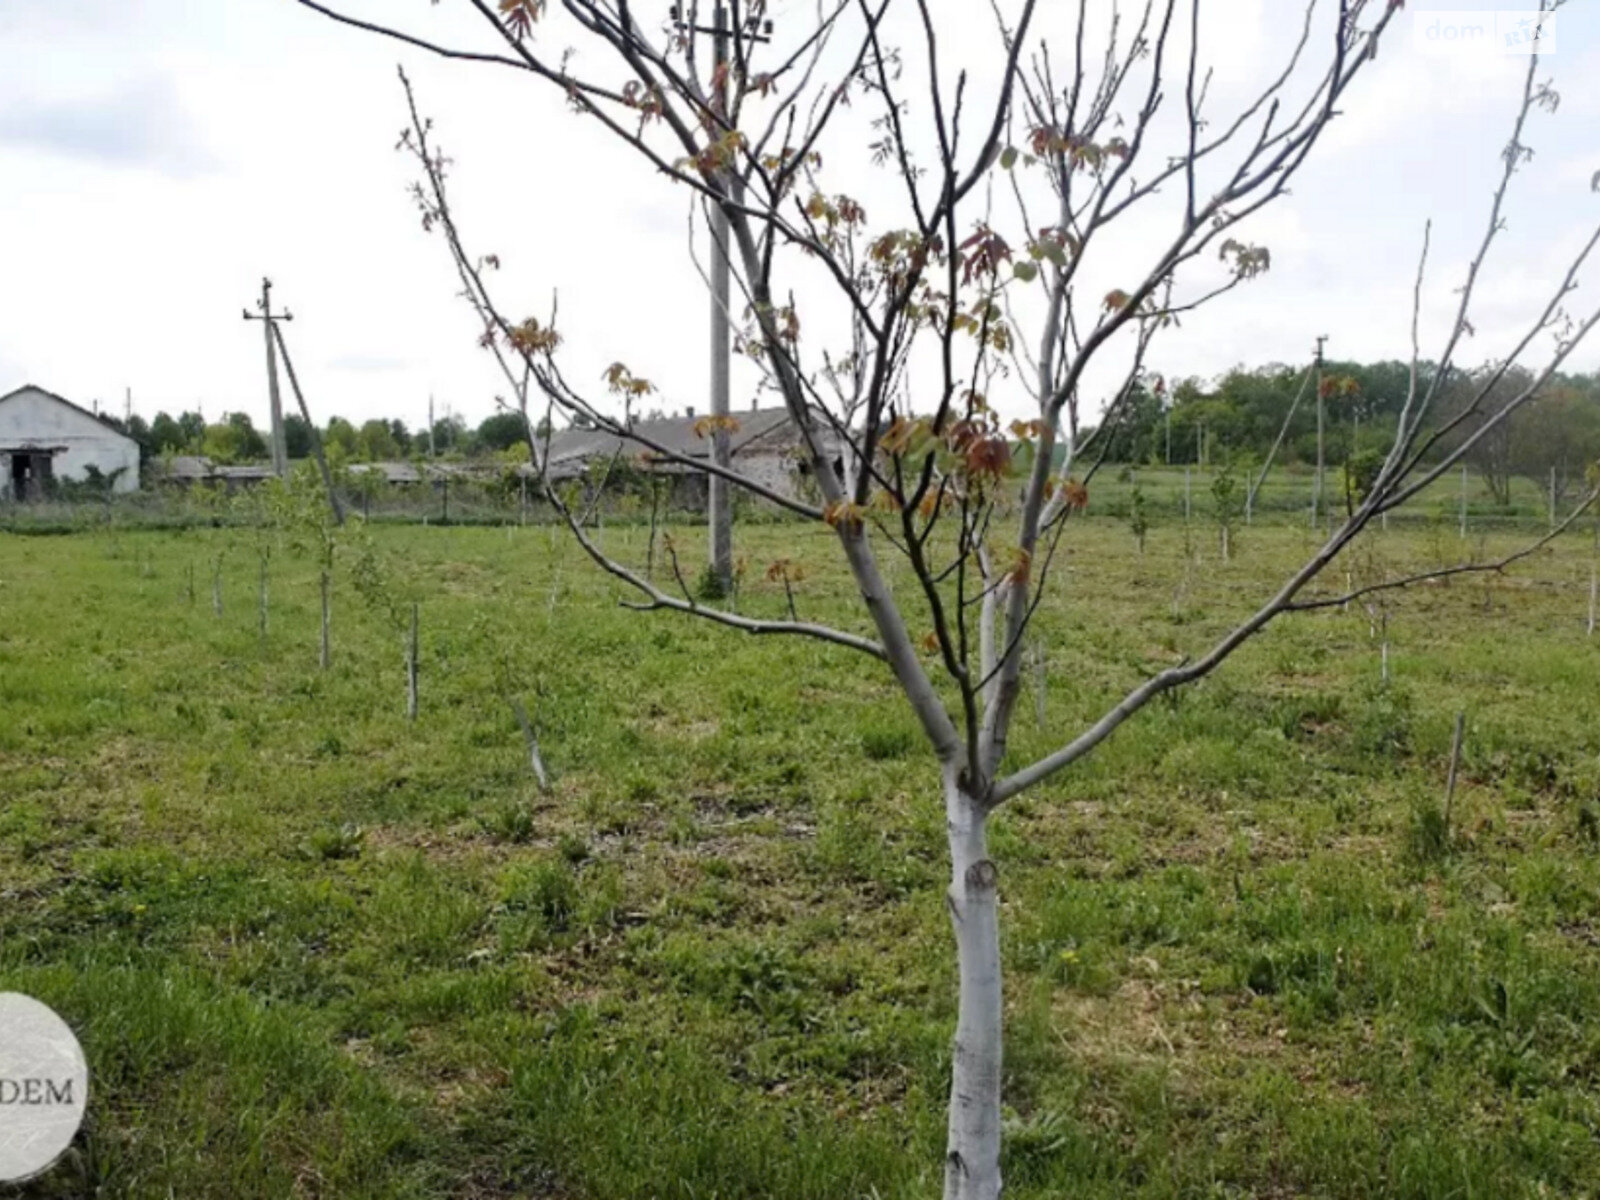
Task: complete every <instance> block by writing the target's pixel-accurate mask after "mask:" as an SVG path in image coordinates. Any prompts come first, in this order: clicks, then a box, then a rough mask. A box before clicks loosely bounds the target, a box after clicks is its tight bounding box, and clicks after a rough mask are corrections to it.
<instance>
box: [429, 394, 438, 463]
mask: <svg viewBox="0 0 1600 1200" xmlns="http://www.w3.org/2000/svg"><path fill="white" fill-rule="evenodd" d="M438 453H439V451H438V449H437V448H436V447H435V446H434V444H433V393H432V392H429V393H428V457H429V458H433V457H435V456H437V455H438Z"/></svg>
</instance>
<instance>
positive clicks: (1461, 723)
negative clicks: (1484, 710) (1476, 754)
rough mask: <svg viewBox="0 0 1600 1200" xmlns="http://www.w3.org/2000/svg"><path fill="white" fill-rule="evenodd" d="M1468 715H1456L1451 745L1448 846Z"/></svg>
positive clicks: (1446, 815) (1446, 797)
mask: <svg viewBox="0 0 1600 1200" xmlns="http://www.w3.org/2000/svg"><path fill="white" fill-rule="evenodd" d="M1466 728H1467V714H1466V713H1464V712H1459V713H1457V714H1456V733H1455V737H1454V738H1453V739H1452V740H1451V743H1450V778H1449V781H1448V782H1447V783H1446V784H1445V788H1444V836H1445V841H1446V843H1447V844H1448V842H1449V839H1450V808H1451V805H1453V804H1454V803H1455V798H1456V775H1457V773H1458V772H1459V771H1460V770H1461V739H1462V736H1463V735H1464V734H1465V733H1466Z"/></svg>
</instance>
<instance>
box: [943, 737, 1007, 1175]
mask: <svg viewBox="0 0 1600 1200" xmlns="http://www.w3.org/2000/svg"><path fill="white" fill-rule="evenodd" d="M944 798H945V822H946V826H947V832H948V834H949V839H950V894H949V904H950V920H951V923H952V925H953V926H954V927H955V935H956V961H957V966H958V969H959V973H960V980H961V984H960V1000H959V1009H958V1015H957V1018H956V1038H955V1046H954V1052H953V1055H952V1064H951V1079H950V1126H949V1133H948V1138H947V1144H946V1151H945V1169H944V1196H945V1200H997V1198H998V1197H999V1195H1000V1045H1001V988H1000V903H999V892H998V890H997V888H996V883H997V875H996V871H995V865H994V863H993V862H991V861H990V860H989V853H988V843H987V830H986V821H987V818H988V814H987V813H986V812H985V810H984V808H983V805H981V804H980V803H979V802H978V801H977V799H976V798H974V797H973V796H970V795H968V794H967V793H966V791H965V790H964V789H963V788H962V786H961V781H960V778H959V777H958V775H957V772H956V770H955V768H954V767H946V768H945V778H944Z"/></svg>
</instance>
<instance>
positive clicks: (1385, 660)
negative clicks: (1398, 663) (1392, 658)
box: [1381, 609, 1389, 684]
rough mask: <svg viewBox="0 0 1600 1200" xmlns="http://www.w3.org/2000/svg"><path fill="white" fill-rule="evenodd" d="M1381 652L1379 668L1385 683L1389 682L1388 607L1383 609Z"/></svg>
mask: <svg viewBox="0 0 1600 1200" xmlns="http://www.w3.org/2000/svg"><path fill="white" fill-rule="evenodd" d="M1381 654H1382V663H1383V665H1382V668H1381V670H1382V672H1383V676H1382V678H1383V682H1384V683H1385V684H1387V683H1388V682H1389V610H1388V609H1384V610H1383V649H1382V651H1381Z"/></svg>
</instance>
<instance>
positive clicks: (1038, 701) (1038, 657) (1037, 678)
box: [1033, 642, 1048, 729]
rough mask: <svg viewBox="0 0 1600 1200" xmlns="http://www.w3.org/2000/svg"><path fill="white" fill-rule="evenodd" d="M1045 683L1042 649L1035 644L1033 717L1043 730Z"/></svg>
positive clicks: (1046, 676) (1046, 668)
mask: <svg viewBox="0 0 1600 1200" xmlns="http://www.w3.org/2000/svg"><path fill="white" fill-rule="evenodd" d="M1047 683H1048V664H1047V663H1046V661H1045V652H1044V647H1043V646H1042V645H1040V644H1039V643H1038V642H1035V643H1034V644H1033V717H1034V720H1035V721H1037V722H1038V725H1039V728H1040V729H1043V728H1044V719H1045V713H1044V702H1045V691H1046V685H1047Z"/></svg>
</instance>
